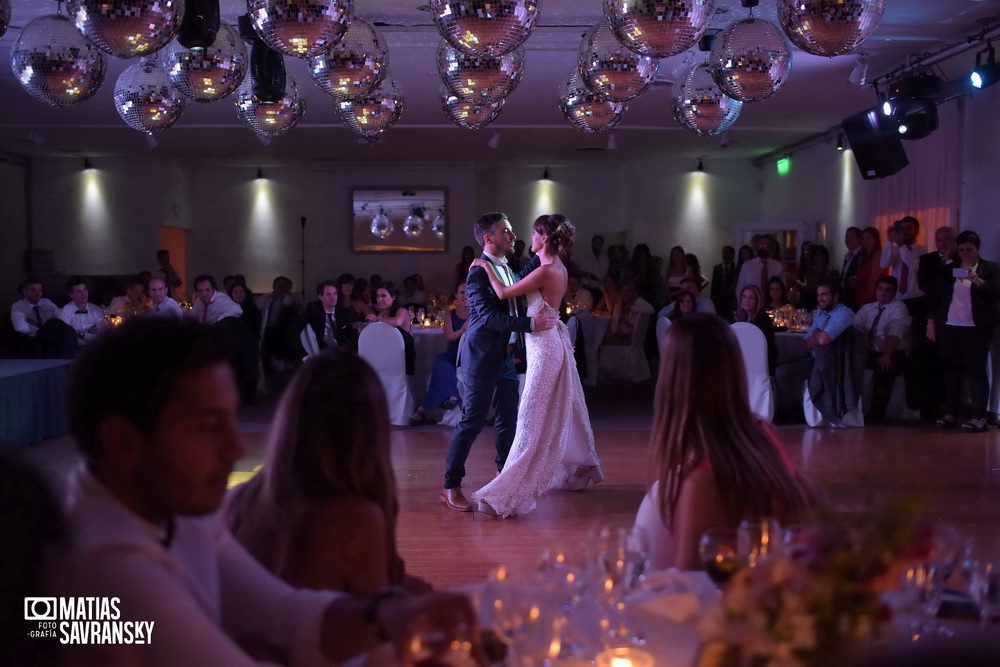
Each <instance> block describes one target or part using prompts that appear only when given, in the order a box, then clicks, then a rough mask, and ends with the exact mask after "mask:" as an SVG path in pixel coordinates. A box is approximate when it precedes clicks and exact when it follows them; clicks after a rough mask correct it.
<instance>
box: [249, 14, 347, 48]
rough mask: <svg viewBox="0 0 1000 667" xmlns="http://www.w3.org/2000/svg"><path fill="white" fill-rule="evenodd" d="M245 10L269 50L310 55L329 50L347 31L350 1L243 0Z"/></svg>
mask: <svg viewBox="0 0 1000 667" xmlns="http://www.w3.org/2000/svg"><path fill="white" fill-rule="evenodd" d="M247 13H248V14H249V15H250V20H251V22H252V23H253V27H254V30H256V31H257V34H258V35H260V38H261V39H263V40H264V42H265V43H266V44H267V45H268V46H270V47H271V48H272V49H274V50H275V51H278V52H279V53H284V54H285V55H288V56H295V57H296V58H311V57H312V56H317V55H319V54H321V53H326V52H327V51H329V50H330V48H331V47H332V46H333V45H334V44H336V43H337V42H339V41H340V39H341V38H342V37H343V36H344V33H346V32H347V28H348V26H350V24H351V17H352V16H353V14H354V0H308V2H303V1H302V0H247Z"/></svg>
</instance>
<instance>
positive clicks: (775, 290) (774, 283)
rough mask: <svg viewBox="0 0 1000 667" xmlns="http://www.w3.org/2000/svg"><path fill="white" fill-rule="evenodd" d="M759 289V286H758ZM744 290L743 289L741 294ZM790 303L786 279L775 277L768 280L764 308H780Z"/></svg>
mask: <svg viewBox="0 0 1000 667" xmlns="http://www.w3.org/2000/svg"><path fill="white" fill-rule="evenodd" d="M758 289H759V288H758ZM742 293H743V292H742V291H741V292H740V294H742ZM787 305H788V289H787V288H786V287H785V281H784V280H782V279H781V278H778V277H774V278H771V279H770V280H768V281H767V303H765V304H764V310H778V309H779V308H784V307H785V306H787Z"/></svg>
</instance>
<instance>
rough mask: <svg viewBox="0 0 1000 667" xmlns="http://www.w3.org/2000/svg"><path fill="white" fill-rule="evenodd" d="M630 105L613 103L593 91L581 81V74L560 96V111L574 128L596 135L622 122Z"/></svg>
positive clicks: (575, 76)
mask: <svg viewBox="0 0 1000 667" xmlns="http://www.w3.org/2000/svg"><path fill="white" fill-rule="evenodd" d="M626 109H628V105H626V104H625V103H624V102H613V101H611V100H608V99H605V98H603V97H601V96H600V95H598V94H597V93H595V92H593V91H591V90H590V89H588V88H587V87H586V86H584V85H583V83H582V82H581V81H580V75H579V72H577V71H576V70H573V74H572V76H570V78H569V81H568V82H567V84H566V85H565V86H564V87H563V90H562V93H561V94H560V96H559V110H560V111H562V113H563V116H565V117H566V120H568V121H569V122H570V123H571V124H572V125H573V127H575V128H576V129H578V130H580V131H581V132H587V133H588V134H596V133H598V132H603V131H604V130H607V129H610V128H612V127H614V126H615V125H617V124H618V123H619V122H621V119H622V115H624V113H625V111H626Z"/></svg>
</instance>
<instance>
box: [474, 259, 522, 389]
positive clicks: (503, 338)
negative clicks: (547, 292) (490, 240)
mask: <svg viewBox="0 0 1000 667" xmlns="http://www.w3.org/2000/svg"><path fill="white" fill-rule="evenodd" d="M482 258H483V259H485V260H486V261H490V258H489V257H487V256H486V255H482ZM540 264H541V262H540V260H539V258H538V256H537V255H536V256H535V257H533V258H532V259H531V261H530V262H528V263H527V264H526V265H525V267H524V268H523V269H521V271H520V272H519V273H517V274H515V276H516V279H517V280H520V279H521V278H523V277H524V276H526V275H528V274H529V273H531V272H532V271H534V270H535V269H537V268H538V266H539V265H540ZM465 285H466V289H467V291H468V295H469V319H468V325H469V327H468V329H466V330H465V335H464V336H462V343H461V346H460V348H459V352H458V364H459V366H461V367H462V368H463V371H464V373H465V376H466V377H467V378H477V377H484V378H488V377H490V376H495V375H496V374H497V371H498V370H499V369H500V368H501V367H502V366H503V363H504V361H505V360H506V358H507V345H508V343H509V341H510V334H511V332H512V331H520V332H523V333H528V332H530V331H531V318H530V317H527V316H524V315H517V316H514V315H511V314H510V307H509V305H508V303H507V301H506V300H504V299H501V298H500V297H498V296H497V293H496V292H494V291H493V286H492V285H490V280H489V277H488V276H487V275H486V270H485V269H483V268H481V267H478V266H475V267H473V268H472V270H471V271H469V276H468V278H466V283H465Z"/></svg>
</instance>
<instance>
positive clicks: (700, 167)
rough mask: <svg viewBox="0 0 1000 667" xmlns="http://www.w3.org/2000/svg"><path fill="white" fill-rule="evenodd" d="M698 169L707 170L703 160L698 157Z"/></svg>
mask: <svg viewBox="0 0 1000 667" xmlns="http://www.w3.org/2000/svg"><path fill="white" fill-rule="evenodd" d="M698 171H705V163H704V162H702V160H701V158H698Z"/></svg>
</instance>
